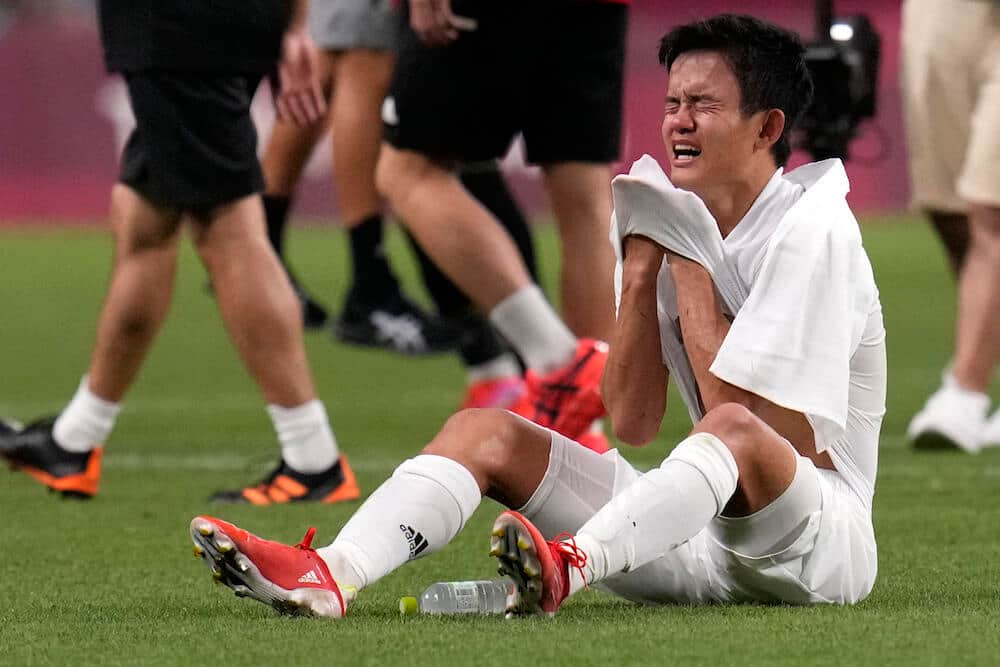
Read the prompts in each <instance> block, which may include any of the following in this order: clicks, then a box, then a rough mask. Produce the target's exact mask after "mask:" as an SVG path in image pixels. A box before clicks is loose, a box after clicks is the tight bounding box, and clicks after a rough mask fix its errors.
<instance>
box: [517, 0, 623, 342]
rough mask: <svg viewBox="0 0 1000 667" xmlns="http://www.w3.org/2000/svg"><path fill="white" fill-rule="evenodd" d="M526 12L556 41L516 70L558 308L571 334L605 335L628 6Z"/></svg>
mask: <svg viewBox="0 0 1000 667" xmlns="http://www.w3.org/2000/svg"><path fill="white" fill-rule="evenodd" d="M533 11H536V12H538V13H539V14H540V17H539V18H540V20H539V21H538V23H539V24H542V25H544V24H553V23H556V22H558V24H559V25H561V26H562V31H563V34H564V38H563V39H564V42H565V43H563V44H561V45H560V48H559V49H550V48H544V44H545V43H546V42H547V39H548V34H547V31H546V30H545V29H542V28H540V27H536V28H535V29H534V30H533V31H532V33H531V35H532V36H533V39H534V41H537V42H539V43H541V44H542V45H543V47H542V48H540V58H541V59H542V60H541V63H540V64H539V66H537V67H533V68H530V69H528V70H527V71H526V72H525V78H526V81H525V84H524V85H525V86H527V88H528V95H527V98H528V99H530V100H531V102H532V104H531V106H530V107H529V108H527V109H525V110H524V112H523V113H524V114H525V127H524V139H525V145H526V148H527V158H528V161H529V162H532V163H535V164H540V165H541V166H542V167H543V169H544V171H545V185H546V188H547V190H548V193H549V195H550V197H551V200H552V209H553V213H554V214H555V218H556V223H557V225H558V230H559V238H560V240H561V241H562V274H561V277H560V287H561V297H562V301H561V302H562V312H563V318H564V319H565V320H566V323H567V324H569V326H570V328H571V329H572V330H573V332H574V333H575V334H576V335H577V336H590V337H595V338H602V339H606V338H608V337H609V336H610V335H611V330H612V327H613V324H614V287H613V280H612V276H613V272H614V255H613V253H612V250H611V247H610V244H609V243H608V238H607V237H608V228H609V225H610V218H611V209H612V202H611V176H612V171H611V164H612V163H613V162H614V161H616V160H617V159H618V157H619V153H620V144H621V133H622V113H623V105H622V95H623V80H624V61H625V35H626V30H627V22H628V11H627V8H626V7H625V6H624V5H621V4H616V3H569V4H563V5H559V4H554V5H552V6H548V7H545V8H539V9H537V10H533Z"/></svg>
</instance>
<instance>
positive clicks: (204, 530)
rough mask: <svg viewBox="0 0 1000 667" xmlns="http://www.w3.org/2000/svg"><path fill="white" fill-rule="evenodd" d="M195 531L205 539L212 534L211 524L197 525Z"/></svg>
mask: <svg viewBox="0 0 1000 667" xmlns="http://www.w3.org/2000/svg"><path fill="white" fill-rule="evenodd" d="M197 530H198V532H199V533H201V534H202V535H204V536H205V537H208V536H209V535H211V534H212V532H213V531H212V524H210V523H202V524H199V525H198V527H197Z"/></svg>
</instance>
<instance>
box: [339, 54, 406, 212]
mask: <svg viewBox="0 0 1000 667" xmlns="http://www.w3.org/2000/svg"><path fill="white" fill-rule="evenodd" d="M394 63H395V54H393V53H392V52H391V51H372V50H368V49H355V50H351V51H346V52H344V53H341V54H339V55H338V56H337V58H336V61H335V63H334V73H333V77H334V81H335V86H336V91H335V93H334V95H333V102H332V107H331V110H330V119H331V129H332V131H333V183H334V186H335V187H336V189H337V196H338V198H339V200H340V212H341V218H342V219H343V221H344V225H345V226H346V227H347V228H350V227H353V226H354V225H357V224H358V223H359V222H361V221H363V220H365V219H366V218H368V217H369V216H371V215H374V214H377V213H378V212H379V211H380V210H381V208H382V202H381V198H380V197H379V194H378V191H377V190H376V189H375V165H376V163H377V162H378V155H379V148H380V145H381V140H382V123H381V120H380V117H381V114H380V109H381V106H382V100H383V99H384V98H385V94H386V91H387V90H388V89H389V81H390V78H391V77H392V68H393V65H394Z"/></svg>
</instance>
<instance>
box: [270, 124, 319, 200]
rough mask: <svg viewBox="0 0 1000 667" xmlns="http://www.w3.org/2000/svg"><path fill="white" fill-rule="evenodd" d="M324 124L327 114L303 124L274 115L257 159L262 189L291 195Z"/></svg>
mask: <svg viewBox="0 0 1000 667" xmlns="http://www.w3.org/2000/svg"><path fill="white" fill-rule="evenodd" d="M327 125H328V119H327V118H323V119H321V120H319V121H317V122H315V123H313V124H312V125H308V126H304V127H303V126H299V125H296V124H294V123H287V122H285V121H282V120H280V119H275V121H274V127H272V128H271V134H270V136H269V137H268V139H267V147H266V148H265V149H264V156H263V157H262V158H261V161H260V165H261V168H262V170H263V171H264V191H265V192H266V193H267V194H269V195H275V196H279V197H291V196H292V194H293V193H294V192H295V188H296V186H297V185H298V182H299V178H301V176H302V170H303V169H305V166H306V163H307V162H308V161H309V157H310V156H311V155H312V152H313V149H314V148H315V147H316V143H317V142H318V141H319V139H320V137H322V136H323V134H324V133H325V132H326V128H327Z"/></svg>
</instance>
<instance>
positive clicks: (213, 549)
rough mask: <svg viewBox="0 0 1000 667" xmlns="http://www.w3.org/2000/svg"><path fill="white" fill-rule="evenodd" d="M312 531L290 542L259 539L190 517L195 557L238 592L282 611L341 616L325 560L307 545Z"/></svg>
mask: <svg viewBox="0 0 1000 667" xmlns="http://www.w3.org/2000/svg"><path fill="white" fill-rule="evenodd" d="M315 534H316V529H315V528H310V529H309V530H308V531H307V532H306V535H305V537H303V538H302V541H301V542H299V543H298V544H296V545H295V546H294V547H292V546H288V545H287V544H281V543H279V542H271V541H270V540H262V539H260V538H259V537H257V536H255V535H252V534H251V533H248V532H247V531H245V530H243V529H242V528H237V527H236V526H234V525H233V524H231V523H227V522H225V521H222V520H221V519H216V518H214V517H210V516H196V517H195V518H194V519H192V521H191V539H192V540H193V541H194V554H195V556H197V557H200V558H202V559H204V561H205V563H207V564H208V566H209V568H211V570H212V576H213V578H214V579H215V580H216V581H218V582H221V583H223V584H225V585H226V586H228V587H229V588H231V589H233V592H234V593H236V595H237V596H239V597H249V598H253V599H254V600H257V601H258V602H262V603H264V604H266V605H270V606H272V607H274V608H275V609H277V610H278V612H279V613H281V614H288V615H292V616H330V617H333V618H342V617H343V616H344V613H345V612H346V611H347V601H346V600H345V599H344V596H343V594H342V593H341V591H340V587H339V586H338V585H337V582H336V581H334V580H333V577H332V576H330V570H329V569H328V568H327V567H326V563H325V562H324V561H323V559H322V558H320V557H319V555H318V554H317V553H316V551H315V550H314V549H312V548H311V547H310V544H311V543H312V538H313V535H315Z"/></svg>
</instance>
